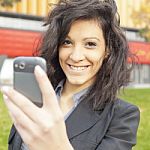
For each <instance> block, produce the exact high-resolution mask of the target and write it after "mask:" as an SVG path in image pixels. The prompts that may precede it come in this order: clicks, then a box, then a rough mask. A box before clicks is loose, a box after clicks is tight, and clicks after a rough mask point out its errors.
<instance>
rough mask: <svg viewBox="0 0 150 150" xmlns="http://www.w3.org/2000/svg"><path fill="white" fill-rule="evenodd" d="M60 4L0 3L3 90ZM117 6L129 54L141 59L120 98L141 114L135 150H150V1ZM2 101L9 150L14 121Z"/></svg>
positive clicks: (3, 136) (1, 148) (1, 143)
mask: <svg viewBox="0 0 150 150" xmlns="http://www.w3.org/2000/svg"><path fill="white" fill-rule="evenodd" d="M57 1H58V0H0V86H1V85H9V86H12V85H13V68H12V66H13V58H14V57H17V56H32V54H33V52H34V51H35V49H36V48H37V45H38V43H39V40H40V37H41V34H42V33H43V32H44V31H45V30H46V29H45V27H43V26H42V25H43V23H44V22H43V20H44V18H45V17H46V16H47V14H48V12H49V11H50V10H51V7H52V4H56V3H57ZM116 3H117V5H118V11H119V14H120V23H121V27H122V28H123V30H124V33H125V35H126V37H127V39H128V42H129V48H130V51H131V52H132V53H134V54H136V55H137V57H138V59H136V60H135V63H136V66H135V68H134V70H133V71H132V74H131V81H132V82H131V84H130V85H129V86H128V89H127V90H126V91H127V92H126V93H127V94H126V95H121V97H122V98H124V99H127V100H128V101H130V102H131V103H134V104H135V105H138V106H139V108H140V111H141V122H140V128H139V130H138V144H137V146H136V147H135V148H134V149H135V150H150V144H149V141H148V137H150V136H149V135H150V128H149V127H150V121H149V120H150V108H149V107H150V106H149V103H150V0H116ZM128 63H129V65H130V61H128ZM1 99H2V95H0V130H2V131H0V150H6V149H7V148H6V147H7V138H8V133H9V129H10V126H11V120H10V118H9V117H8V113H7V110H6V108H5V105H4V104H3V102H1ZM1 114H2V115H1Z"/></svg>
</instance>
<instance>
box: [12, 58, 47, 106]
mask: <svg viewBox="0 0 150 150" xmlns="http://www.w3.org/2000/svg"><path fill="white" fill-rule="evenodd" d="M37 65H39V66H40V67H41V68H42V69H43V70H44V71H45V72H46V61H45V59H44V58H42V57H16V58H15V59H14V63H13V68H14V82H13V83H14V84H13V85H14V89H15V90H17V91H18V92H20V93H21V94H23V95H24V96H26V97H27V98H28V99H30V100H31V101H32V102H33V103H34V104H35V105H37V106H38V107H42V105H43V101H42V94H41V90H40V88H39V85H38V82H37V80H36V77H35V75H34V69H35V66H37Z"/></svg>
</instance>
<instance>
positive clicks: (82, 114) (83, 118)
mask: <svg viewBox="0 0 150 150" xmlns="http://www.w3.org/2000/svg"><path fill="white" fill-rule="evenodd" d="M99 119H100V115H99V113H98V112H97V111H94V110H93V109H92V105H90V102H87V101H86V100H83V101H82V102H81V103H80V104H79V105H78V106H77V107H76V109H75V110H74V111H73V112H72V114H71V115H70V116H69V117H68V118H67V120H66V128H67V134H68V138H69V139H71V138H73V137H74V136H76V135H78V134H80V133H82V132H84V131H85V130H87V129H89V128H90V127H92V126H93V125H94V124H95V123H96V122H97V121H98V120H99Z"/></svg>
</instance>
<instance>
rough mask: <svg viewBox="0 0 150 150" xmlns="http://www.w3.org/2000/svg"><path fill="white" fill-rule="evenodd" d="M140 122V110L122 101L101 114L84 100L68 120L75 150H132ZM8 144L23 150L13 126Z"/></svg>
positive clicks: (12, 147)
mask: <svg viewBox="0 0 150 150" xmlns="http://www.w3.org/2000/svg"><path fill="white" fill-rule="evenodd" d="M139 119H140V113H139V109H138V108H137V107H136V106H134V105H132V104H129V103H127V102H124V101H122V100H120V99H118V100H116V101H115V102H114V103H110V104H108V105H106V107H105V108H104V109H102V110H99V111H94V110H93V109H92V106H91V105H90V102H86V100H83V101H82V102H81V103H80V104H79V105H78V107H77V108H76V109H75V110H74V112H73V113H72V114H71V115H70V116H69V117H68V119H67V120H66V128H67V134H68V138H69V140H70V142H71V144H72V146H73V147H74V149H75V150H131V149H132V147H133V146H134V145H135V144H136V134H137V128H138V125H139ZM8 142H9V148H8V149H9V150H20V146H21V142H22V140H21V137H20V136H19V134H18V132H17V131H16V129H15V127H14V126H13V127H12V129H11V132H10V136H9V141H8Z"/></svg>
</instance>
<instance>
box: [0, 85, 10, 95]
mask: <svg viewBox="0 0 150 150" xmlns="http://www.w3.org/2000/svg"><path fill="white" fill-rule="evenodd" d="M1 92H2V93H3V94H7V93H8V92H9V87H7V86H3V87H2V88H1Z"/></svg>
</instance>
